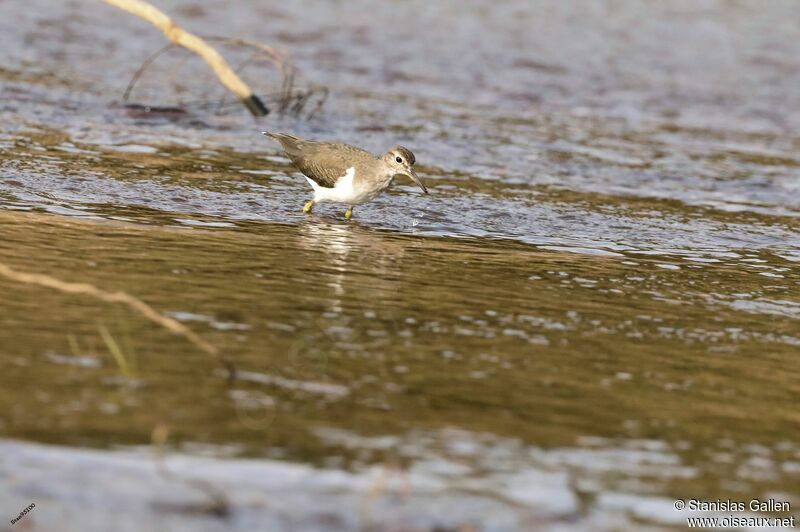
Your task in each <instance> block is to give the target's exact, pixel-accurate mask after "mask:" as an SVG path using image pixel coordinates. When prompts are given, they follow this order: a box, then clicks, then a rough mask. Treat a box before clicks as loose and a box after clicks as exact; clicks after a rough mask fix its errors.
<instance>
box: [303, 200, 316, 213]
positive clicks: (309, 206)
mask: <svg viewBox="0 0 800 532" xmlns="http://www.w3.org/2000/svg"><path fill="white" fill-rule="evenodd" d="M313 208H314V200H308V201H307V202H306V204H305V205H303V212H304V213H305V214H308V213H310V212H311V210H312V209H313Z"/></svg>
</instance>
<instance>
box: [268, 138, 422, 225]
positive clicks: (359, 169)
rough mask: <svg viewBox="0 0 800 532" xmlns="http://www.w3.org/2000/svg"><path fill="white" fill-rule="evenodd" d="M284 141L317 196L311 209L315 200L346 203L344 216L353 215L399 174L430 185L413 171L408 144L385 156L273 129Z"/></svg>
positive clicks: (305, 209)
mask: <svg viewBox="0 0 800 532" xmlns="http://www.w3.org/2000/svg"><path fill="white" fill-rule="evenodd" d="M262 134H263V135H266V136H268V137H272V138H273V139H275V140H277V141H278V142H280V143H281V146H282V147H283V151H284V153H286V156H287V157H289V159H290V160H291V161H292V163H294V165H295V166H296V167H297V168H299V169H300V171H301V172H302V173H303V175H305V176H306V180H307V181H308V183H309V184H310V185H311V187H312V188H313V189H314V198H313V199H310V200H308V201H307V202H306V204H305V205H304V206H303V212H305V213H309V212H311V209H313V208H314V204H315V203H322V202H325V201H327V202H334V203H344V204H346V205H347V206H348V207H347V210H346V211H345V213H344V217H345V218H347V219H348V220H349V219H350V217H351V216H353V207H354V206H356V205H360V204H362V203H366V202H368V201H370V200H372V199H375V197H376V196H378V194H380V193H381V192H383V191H384V190H386V189H387V188H388V187H389V185H391V184H392V181H393V180H394V177H395V176H396V175H405V176H408V177H409V178H410V179H411V180H412V181H413V182H414V183H416V184H417V185H419V187H420V188H421V189H422V191H423V192H425V194H427V193H428V189H427V188H425V185H423V184H422V181H420V180H419V177H417V173H416V172H414V163H415V162H416V160H415V158H414V154H413V153H411V151H410V150H409V149H407V148H404V147H402V146H395V147H394V148H391V149H390V150H389V151H388V152H386V154H385V155H383V156H382V157H376V156H375V155H372V154H371V153H369V152H368V151H365V150H362V149H361V148H356V147H355V146H350V145H349V144H339V143H335V142H320V141H316V140H308V139H302V138H300V137H295V136H294V135H287V134H286V133H270V132H269V131H263V132H262Z"/></svg>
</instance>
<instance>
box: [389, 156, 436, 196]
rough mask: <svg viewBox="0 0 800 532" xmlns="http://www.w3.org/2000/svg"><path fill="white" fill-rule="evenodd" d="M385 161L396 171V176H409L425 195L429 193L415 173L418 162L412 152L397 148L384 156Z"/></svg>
mask: <svg viewBox="0 0 800 532" xmlns="http://www.w3.org/2000/svg"><path fill="white" fill-rule="evenodd" d="M383 160H384V161H385V162H386V164H387V165H389V168H391V169H392V170H394V172H395V175H397V174H400V175H404V176H407V177H408V178H410V179H411V181H413V182H414V183H416V184H417V186H419V188H421V189H422V191H423V192H424V193H425V194H427V193H428V189H427V188H425V185H423V184H422V181H420V180H419V177H417V173H416V172H415V171H414V163H415V162H416V161H417V160H416V159H415V158H414V154H413V153H411V150H409V149H408V148H404V147H402V146H395V147H394V148H391V149H390V150H389V151H388V152H386V155H384V156H383Z"/></svg>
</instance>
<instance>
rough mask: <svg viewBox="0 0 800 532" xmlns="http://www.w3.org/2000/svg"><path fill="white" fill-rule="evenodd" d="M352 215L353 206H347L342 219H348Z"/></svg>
mask: <svg viewBox="0 0 800 532" xmlns="http://www.w3.org/2000/svg"><path fill="white" fill-rule="evenodd" d="M352 216H353V207H348V208H347V210H346V211H344V219H345V220H349V219H350V218H351V217H352Z"/></svg>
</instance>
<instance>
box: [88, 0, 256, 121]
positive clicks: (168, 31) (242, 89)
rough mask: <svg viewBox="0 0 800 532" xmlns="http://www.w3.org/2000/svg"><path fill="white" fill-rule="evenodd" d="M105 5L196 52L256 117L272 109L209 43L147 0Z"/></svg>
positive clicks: (122, 0)
mask: <svg viewBox="0 0 800 532" xmlns="http://www.w3.org/2000/svg"><path fill="white" fill-rule="evenodd" d="M103 1H104V2H106V3H108V4H111V5H113V6H116V7H118V8H120V9H123V10H125V11H128V12H129V13H132V14H134V15H136V16H137V17H140V18H143V19H145V20H146V21H148V22H150V23H151V24H152V25H153V26H155V27H157V28H158V29H160V30H161V31H162V32H164V35H166V37H167V39H169V40H170V41H171V42H173V43H175V44H177V45H179V46H183V47H184V48H187V49H189V50H191V51H192V52H194V53H196V54H197V55H199V56H200V57H202V58H203V60H204V61H205V62H206V63H208V65H209V66H210V67H211V68H212V69H213V70H214V73H216V75H217V77H218V78H219V80H220V82H221V83H222V84H223V85H225V87H227V88H228V90H230V91H231V92H232V93H234V94H235V95H236V96H237V97H238V98H239V99H240V100H241V101H242V103H244V105H245V106H246V107H247V109H248V110H249V111H250V113H251V114H252V115H253V116H263V115H266V114H267V113H268V112H269V110H268V109H267V108H266V106H265V105H264V103H263V102H262V101H261V100H260V99H259V98H258V96H256V95H255V94H253V91H252V90H250V87H248V86H247V84H246V83H245V82H244V81H242V79H241V78H240V77H239V76H237V75H236V73H235V72H234V71H233V70H232V69H231V67H230V66H229V65H228V63H227V61H225V59H224V58H223V57H222V55H220V53H219V52H217V51H216V50H215V49H214V48H212V47H211V46H209V45H208V44H206V42H205V41H204V40H203V39H201V38H200V37H198V36H196V35H194V34H192V33H189V32H187V31H186V30H184V29H183V28H181V27H180V26H178V25H177V24H175V23H174V22H173V21H172V19H170V18H169V17H168V16H167V15H165V14H164V13H163V12H162V11H160V10H159V9H157V8H156V7H155V6H153V5H152V4H149V3H147V2H145V1H144V0H103Z"/></svg>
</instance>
